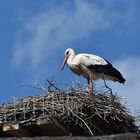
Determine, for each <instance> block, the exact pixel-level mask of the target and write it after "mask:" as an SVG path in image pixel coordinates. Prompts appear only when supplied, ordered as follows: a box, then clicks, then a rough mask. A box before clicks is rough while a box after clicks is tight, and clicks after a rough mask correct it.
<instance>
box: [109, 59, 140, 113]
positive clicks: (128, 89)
mask: <svg viewBox="0 0 140 140" xmlns="http://www.w3.org/2000/svg"><path fill="white" fill-rule="evenodd" d="M115 67H116V68H117V69H119V71H120V72H121V73H122V74H123V76H124V77H125V79H126V83H125V84H124V85H122V86H120V85H119V84H112V87H113V88H114V91H116V92H117V93H118V94H119V95H120V96H123V97H126V101H127V102H128V103H127V104H128V105H129V106H128V107H130V109H131V111H132V112H134V111H135V110H138V109H140V58H139V57H138V58H136V57H130V58H127V59H123V60H119V61H117V62H116V63H115Z"/></svg>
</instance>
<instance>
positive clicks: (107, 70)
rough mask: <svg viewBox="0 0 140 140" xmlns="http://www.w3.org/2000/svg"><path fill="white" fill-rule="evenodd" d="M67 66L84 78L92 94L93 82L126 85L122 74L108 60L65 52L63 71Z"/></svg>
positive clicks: (71, 51) (71, 50)
mask: <svg viewBox="0 0 140 140" xmlns="http://www.w3.org/2000/svg"><path fill="white" fill-rule="evenodd" d="M65 64H67V65H68V67H69V68H70V69H71V70H72V71H73V72H74V73H75V74H77V75H79V76H83V77H85V78H86V79H87V81H88V90H89V92H92V89H93V82H92V80H96V79H104V80H112V81H114V82H115V81H117V82H119V83H124V82H125V79H124V78H123V77H122V75H121V73H120V72H119V71H118V70H117V69H115V68H114V67H113V66H112V65H111V64H110V63H109V62H108V61H107V60H105V59H103V58H101V57H99V56H97V55H93V54H85V53H81V54H78V55H75V52H74V50H73V49H71V48H68V49H67V50H66V51H65V58H64V62H63V64H62V67H61V70H63V68H64V66H65Z"/></svg>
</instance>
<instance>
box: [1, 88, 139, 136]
mask: <svg viewBox="0 0 140 140" xmlns="http://www.w3.org/2000/svg"><path fill="white" fill-rule="evenodd" d="M120 101H121V99H120V98H118V97H117V96H116V95H112V91H111V90H110V89H109V90H107V91H99V90H98V91H94V92H93V94H89V93H88V92H87V91H86V90H85V89H78V90H77V89H74V88H70V89H68V90H65V91H62V90H59V89H56V90H54V91H48V92H47V93H45V94H42V95H33V96H26V97H20V98H13V101H12V102H10V103H7V104H3V105H1V107H0V123H1V125H5V124H14V123H17V122H18V123H20V124H24V123H27V122H30V121H33V120H36V119H39V118H55V119H56V120H57V121H58V122H59V123H61V124H62V125H63V126H64V127H65V128H66V130H67V132H68V133H69V135H84V136H91V135H92V136H93V135H107V134H118V133H126V132H136V131H137V130H138V128H137V127H136V126H135V124H134V123H135V120H134V118H133V117H132V116H131V115H130V113H129V111H128V109H127V108H126V107H125V106H124V105H122V104H121V102H120Z"/></svg>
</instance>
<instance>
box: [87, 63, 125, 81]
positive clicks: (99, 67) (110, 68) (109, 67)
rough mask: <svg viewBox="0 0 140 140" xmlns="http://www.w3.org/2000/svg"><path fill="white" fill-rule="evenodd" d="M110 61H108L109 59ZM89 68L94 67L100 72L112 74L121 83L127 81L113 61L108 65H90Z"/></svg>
mask: <svg viewBox="0 0 140 140" xmlns="http://www.w3.org/2000/svg"><path fill="white" fill-rule="evenodd" d="M107 62H108V61H107ZM88 68H89V69H91V70H92V69H93V70H95V71H96V72H98V73H103V74H105V75H108V76H112V77H115V78H117V79H118V82H119V83H125V81H126V80H125V79H124V78H123V76H122V74H121V73H120V72H119V71H118V70H117V69H115V68H114V67H113V66H112V65H111V63H108V64H107V65H90V66H88Z"/></svg>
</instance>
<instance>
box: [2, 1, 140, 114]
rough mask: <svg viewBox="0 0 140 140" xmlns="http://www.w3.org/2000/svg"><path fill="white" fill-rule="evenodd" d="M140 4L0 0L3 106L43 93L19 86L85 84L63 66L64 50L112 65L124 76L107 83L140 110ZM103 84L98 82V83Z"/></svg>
mask: <svg viewBox="0 0 140 140" xmlns="http://www.w3.org/2000/svg"><path fill="white" fill-rule="evenodd" d="M139 5H140V1H139V0H133V1H132V0H94V1H93V0H39V1H35V0H30V1H29V0H24V1H23V0H12V1H11V0H0V18H1V22H0V47H1V51H0V63H1V69H0V73H1V79H0V86H1V88H0V90H1V98H0V102H1V103H2V102H5V101H8V100H10V99H11V97H12V96H15V97H19V96H24V95H32V94H34V93H35V94H37V93H40V92H39V91H36V90H33V89H30V88H18V86H19V85H21V84H34V83H35V82H39V83H42V84H43V83H44V82H45V79H46V78H47V79H51V77H52V76H53V75H54V82H58V83H59V82H60V83H71V81H72V80H76V79H78V80H80V81H81V82H82V83H86V80H84V79H83V78H79V77H77V76H75V75H74V74H72V72H70V71H69V69H68V68H65V70H64V71H63V72H61V71H60V66H61V63H62V61H63V56H64V51H65V49H66V48H69V47H71V48H74V49H75V51H76V52H77V53H80V52H84V53H93V54H97V55H100V56H102V57H104V58H106V59H107V60H108V61H110V62H111V63H112V64H113V65H114V66H115V67H116V68H117V69H118V70H120V71H121V73H122V74H123V75H124V77H125V78H126V80H127V82H126V84H125V85H120V84H117V83H112V82H111V83H108V84H109V85H110V86H111V87H112V88H113V89H114V92H117V93H118V95H120V96H123V97H126V101H127V102H128V107H130V108H131V111H132V112H134V110H136V109H139V108H140V102H139V99H140V93H139V91H140V78H139V76H140V75H139V71H140V49H139V47H140V26H139V25H140V14H139V13H140V9H139ZM96 84H99V83H96Z"/></svg>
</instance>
